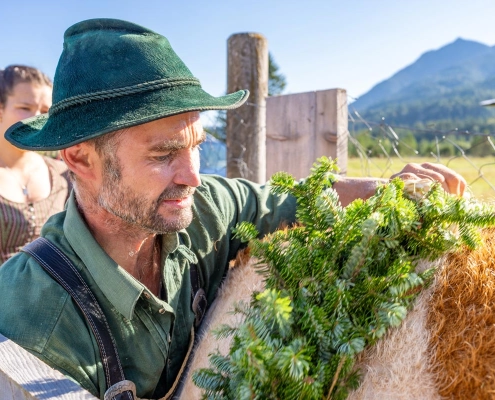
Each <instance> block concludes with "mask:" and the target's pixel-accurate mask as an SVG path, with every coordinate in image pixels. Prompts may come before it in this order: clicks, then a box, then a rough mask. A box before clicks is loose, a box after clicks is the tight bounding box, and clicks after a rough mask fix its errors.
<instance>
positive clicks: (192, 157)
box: [174, 148, 201, 187]
mask: <svg viewBox="0 0 495 400" xmlns="http://www.w3.org/2000/svg"><path fill="white" fill-rule="evenodd" d="M184 153H185V154H184V155H183V156H182V157H180V159H177V161H178V162H179V163H180V165H179V166H178V167H179V170H178V171H177V173H176V175H175V179H174V182H175V183H176V184H178V185H186V186H190V187H198V186H199V185H200V184H201V179H200V177H199V151H198V149H196V148H195V149H187V150H186V151H185V152H184Z"/></svg>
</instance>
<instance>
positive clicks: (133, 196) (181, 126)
mask: <svg viewBox="0 0 495 400" xmlns="http://www.w3.org/2000/svg"><path fill="white" fill-rule="evenodd" d="M198 114H199V113H186V114H180V115H178V116H174V117H168V118H163V119H161V120H158V121H153V122H150V123H147V124H143V125H139V126H136V127H132V128H129V129H126V131H125V132H124V133H123V134H122V136H121V138H120V139H119V143H118V146H117V147H118V150H117V151H113V152H112V151H106V152H104V157H103V180H102V184H101V186H100V190H99V193H98V196H97V202H98V205H99V206H100V207H102V208H104V209H105V210H107V211H108V212H110V213H111V214H113V215H114V216H116V217H118V218H119V219H120V220H122V221H123V222H124V223H126V224H128V225H132V226H134V227H136V226H137V227H139V228H141V229H143V230H145V231H147V232H150V233H171V232H177V231H179V230H181V229H184V228H186V227H187V226H188V225H189V224H190V223H191V221H192V217H193V215H192V204H193V199H192V195H193V193H194V191H195V187H196V186H198V185H199V184H200V180H199V144H200V143H201V142H202V141H203V140H204V133H203V130H202V126H201V123H200V121H199V115H198Z"/></svg>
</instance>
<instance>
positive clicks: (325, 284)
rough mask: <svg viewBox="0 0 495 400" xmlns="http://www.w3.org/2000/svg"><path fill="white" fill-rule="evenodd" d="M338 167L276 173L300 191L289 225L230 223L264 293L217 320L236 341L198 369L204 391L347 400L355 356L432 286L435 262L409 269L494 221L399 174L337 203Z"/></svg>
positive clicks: (489, 213)
mask: <svg viewBox="0 0 495 400" xmlns="http://www.w3.org/2000/svg"><path fill="white" fill-rule="evenodd" d="M336 172H337V167H336V164H335V163H334V161H332V160H330V159H328V158H320V159H319V160H318V161H317V163H315V165H314V167H313V169H312V172H311V174H310V176H309V177H308V178H307V179H306V180H305V181H301V182H296V181H295V180H294V178H293V177H292V176H290V175H289V174H286V173H278V174H276V175H274V177H273V178H272V180H271V187H272V189H273V192H275V193H290V194H292V195H294V196H295V197H296V199H297V203H298V209H297V219H298V224H297V225H296V226H294V227H292V228H290V229H286V230H281V231H277V232H275V233H273V234H271V235H270V236H268V237H265V238H264V239H262V240H261V239H256V238H257V237H258V232H257V231H256V229H255V227H254V226H253V225H251V224H249V223H242V224H240V225H239V226H237V227H236V229H235V234H236V236H237V237H239V238H241V239H243V240H245V241H249V245H250V248H251V252H252V254H253V255H254V256H256V257H258V258H259V259H260V265H259V269H260V272H261V273H262V274H263V275H264V278H265V282H266V289H265V290H264V291H263V292H261V293H255V294H254V296H253V300H252V302H251V304H238V305H237V306H236V309H235V312H236V313H240V314H242V315H243V316H244V322H243V323H241V324H240V325H239V326H237V327H230V326H222V327H219V328H218V330H217V335H218V337H226V336H230V335H231V336H232V343H231V349H230V352H229V354H228V355H220V354H214V355H212V356H211V357H210V364H211V368H209V369H202V370H199V371H196V372H195V373H194V375H193V381H194V382H195V383H196V384H197V385H198V386H199V387H201V388H203V389H205V395H204V398H206V399H284V400H286V399H305V400H307V399H330V398H331V399H345V398H346V397H347V394H348V391H349V390H350V389H352V388H355V387H357V385H358V384H359V371H356V370H355V368H353V367H354V360H355V357H356V355H357V354H358V353H360V352H361V351H363V349H364V348H365V347H367V346H371V345H373V344H374V343H375V342H376V341H377V340H378V339H379V338H381V337H382V336H383V335H384V334H385V333H386V331H387V330H388V329H389V328H390V327H396V326H398V325H400V323H401V322H402V321H403V320H404V318H405V317H406V314H407V312H408V310H409V309H410V307H411V305H412V303H413V301H414V299H415V298H416V296H417V295H418V293H419V292H420V290H421V289H422V288H423V287H424V286H425V285H427V284H428V283H429V282H430V280H431V277H432V275H433V270H432V269H429V270H426V271H425V272H423V273H416V272H415V266H416V264H417V263H418V261H419V260H422V259H428V260H434V259H436V258H438V257H439V256H441V255H443V254H444V253H446V252H448V251H454V250H455V249H456V248H457V247H458V246H461V245H467V246H469V247H475V246H476V245H477V244H478V243H479V241H480V239H479V235H478V229H479V227H483V226H488V225H494V224H495V212H494V211H495V210H494V209H493V208H492V207H491V206H489V205H487V204H484V203H480V202H477V201H476V200H474V199H467V198H459V197H454V196H451V195H448V194H446V193H445V192H444V191H443V189H441V187H440V185H439V184H432V185H431V187H430V188H427V189H424V188H423V189H420V188H419V187H418V190H414V191H413V193H410V192H411V191H410V190H409V191H406V190H404V189H405V184H404V182H403V181H401V180H400V179H394V180H392V181H391V182H390V183H388V184H386V185H383V186H381V187H379V188H378V189H377V191H376V193H375V195H374V196H372V197H371V198H370V199H368V200H366V201H363V200H355V201H354V202H352V203H351V204H350V205H349V206H347V207H345V208H343V207H341V206H340V204H339V199H338V196H337V193H336V192H335V190H334V189H332V184H333V183H334V182H335V181H336V180H337V179H338V177H337V174H336ZM409 188H410V186H409ZM413 188H414V185H413ZM261 263H263V264H261Z"/></svg>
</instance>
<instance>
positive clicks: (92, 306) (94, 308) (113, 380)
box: [22, 237, 135, 400]
mask: <svg viewBox="0 0 495 400" xmlns="http://www.w3.org/2000/svg"><path fill="white" fill-rule="evenodd" d="M22 251H23V252H25V253H27V254H29V255H31V256H32V257H33V258H34V259H35V260H36V261H38V263H39V264H40V265H41V266H42V267H43V268H44V269H45V270H46V272H48V273H49V274H50V276H51V277H52V278H53V279H55V280H56V281H57V282H58V283H59V284H60V285H62V287H63V288H64V289H65V290H67V292H68V293H69V294H70V295H71V296H72V298H73V299H74V301H75V302H76V304H77V305H78V306H79V308H80V309H81V311H82V312H83V314H84V316H85V317H86V319H87V321H88V323H89V325H90V327H91V330H92V332H93V334H94V336H95V338H96V341H97V343H98V347H99V349H100V356H101V361H102V363H103V370H104V372H105V381H106V387H107V389H110V388H112V390H113V392H112V396H113V397H107V396H105V399H113V400H134V398H135V397H134V395H135V392H134V393H133V392H132V390H125V388H128V387H129V386H125V385H120V386H121V387H122V388H123V390H122V391H118V390H115V388H116V387H119V385H118V383H119V382H122V381H125V377H124V371H123V369H122V365H121V363H120V359H119V355H118V353H117V347H116V345H115V341H114V339H113V336H112V334H111V332H110V327H109V326H108V322H107V320H106V318H105V315H104V314H103V311H102V309H101V308H100V305H99V304H98V301H97V300H96V298H95V297H94V294H93V292H92V291H91V289H90V288H89V287H88V285H87V284H86V282H84V279H83V278H82V277H81V275H80V274H79V271H78V270H77V268H76V267H75V266H74V264H72V262H71V261H70V260H69V259H68V258H67V257H66V256H65V254H64V253H62V251H60V249H59V248H58V247H57V246H55V245H54V244H53V243H52V242H51V241H49V240H48V239H46V238H44V237H39V238H38V239H36V240H34V241H33V242H31V243H29V244H28V245H26V246H24V248H23V249H22ZM107 392H108V390H107Z"/></svg>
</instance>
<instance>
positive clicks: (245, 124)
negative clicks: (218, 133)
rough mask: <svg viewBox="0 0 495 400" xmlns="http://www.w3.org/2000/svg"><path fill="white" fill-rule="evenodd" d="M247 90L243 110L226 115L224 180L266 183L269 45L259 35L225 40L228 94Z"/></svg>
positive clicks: (231, 37)
mask: <svg viewBox="0 0 495 400" xmlns="http://www.w3.org/2000/svg"><path fill="white" fill-rule="evenodd" d="M240 89H249V92H250V95H249V100H248V102H247V103H246V104H244V105H243V106H242V107H240V108H237V109H235V110H229V111H227V176H228V177H229V178H246V179H249V180H251V181H253V182H258V183H264V181H265V175H266V173H265V171H266V169H265V155H266V151H265V132H266V105H265V104H266V101H265V98H266V96H267V95H268V42H267V40H266V39H265V38H264V37H263V36H262V35H260V34H259V33H238V34H235V35H232V36H230V37H229V39H228V76H227V90H228V92H229V93H230V92H235V91H237V90H240Z"/></svg>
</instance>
